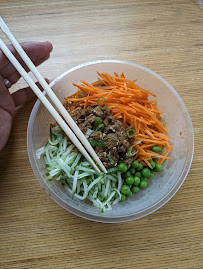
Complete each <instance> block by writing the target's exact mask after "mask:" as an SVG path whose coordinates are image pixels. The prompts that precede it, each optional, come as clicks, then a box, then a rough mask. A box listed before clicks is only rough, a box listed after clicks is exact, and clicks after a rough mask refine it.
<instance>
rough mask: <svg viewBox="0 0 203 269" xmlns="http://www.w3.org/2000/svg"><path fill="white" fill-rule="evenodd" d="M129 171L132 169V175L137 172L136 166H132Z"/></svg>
mask: <svg viewBox="0 0 203 269" xmlns="http://www.w3.org/2000/svg"><path fill="white" fill-rule="evenodd" d="M129 171H130V173H131V174H132V175H133V174H135V172H136V170H135V168H133V167H131V168H130V169H129Z"/></svg>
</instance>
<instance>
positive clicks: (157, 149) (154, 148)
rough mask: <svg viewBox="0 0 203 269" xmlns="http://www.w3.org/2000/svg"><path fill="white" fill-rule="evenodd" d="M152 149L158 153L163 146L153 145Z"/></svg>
mask: <svg viewBox="0 0 203 269" xmlns="http://www.w3.org/2000/svg"><path fill="white" fill-rule="evenodd" d="M151 151H153V152H156V153H158V152H160V151H161V148H160V147H158V146H153V147H152V148H151Z"/></svg>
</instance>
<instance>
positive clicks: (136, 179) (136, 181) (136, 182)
mask: <svg viewBox="0 0 203 269" xmlns="http://www.w3.org/2000/svg"><path fill="white" fill-rule="evenodd" d="M139 184H140V178H139V177H134V183H133V185H134V186H138V185H139Z"/></svg>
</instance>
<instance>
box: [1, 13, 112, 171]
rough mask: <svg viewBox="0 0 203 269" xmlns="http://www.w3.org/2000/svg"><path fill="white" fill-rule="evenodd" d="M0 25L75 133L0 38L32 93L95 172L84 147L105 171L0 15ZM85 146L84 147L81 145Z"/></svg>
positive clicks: (5, 51)
mask: <svg viewBox="0 0 203 269" xmlns="http://www.w3.org/2000/svg"><path fill="white" fill-rule="evenodd" d="M0 27H1V29H2V31H3V32H4V33H5V34H6V35H7V37H8V38H9V40H10V41H11V43H12V44H13V46H14V47H15V49H16V50H17V52H18V53H19V55H20V56H21V58H22V59H23V60H24V62H25V63H26V65H27V66H28V67H29V69H30V70H31V71H32V73H33V74H34V75H35V77H36V78H37V79H38V81H39V83H40V84H41V85H42V87H43V89H44V90H45V91H46V92H47V94H48V95H49V97H50V99H51V100H52V102H53V103H54V104H55V106H56V107H57V109H58V110H59V112H60V113H61V114H62V116H63V117H64V119H65V120H66V121H67V123H68V124H69V126H70V127H71V128H72V130H73V131H74V132H75V134H74V133H73V132H72V130H71V129H70V128H69V127H68V126H67V124H66V123H65V121H64V120H63V119H62V118H61V117H60V115H59V114H58V113H57V111H56V110H55V108H54V107H53V106H52V105H51V104H50V102H49V101H48V100H47V98H46V97H45V96H44V95H43V93H42V92H41V91H40V89H39V88H38V87H37V86H36V84H35V83H34V82H33V80H32V79H31V78H30V76H29V75H28V74H27V72H26V71H25V70H24V68H23V67H22V66H21V65H20V63H19V62H18V61H17V60H16V58H15V57H14V55H13V54H12V53H11V52H10V50H9V49H8V48H7V46H6V45H5V44H4V42H3V41H2V40H1V39H0V48H1V49H2V51H3V52H4V54H5V55H6V57H7V58H8V59H9V60H10V62H11V63H12V64H13V65H14V66H15V68H16V69H17V71H18V72H19V73H20V75H21V76H22V77H23V78H24V79H25V81H26V82H27V83H28V85H29V86H30V87H31V88H32V90H33V91H34V93H35V94H36V95H37V97H38V98H39V99H40V100H41V102H42V103H43V104H44V106H45V107H46V108H47V109H48V111H49V112H50V113H51V114H52V116H53V117H54V118H55V120H56V121H57V122H58V124H59V125H60V126H61V128H62V129H63V130H64V132H65V133H66V134H67V136H68V137H69V138H70V140H71V141H72V142H73V144H74V145H75V146H76V147H77V148H78V150H79V151H80V152H81V153H82V154H83V156H84V157H85V158H86V159H87V160H88V161H89V163H90V164H91V165H92V166H93V167H94V169H95V170H96V171H97V172H100V170H99V169H98V167H97V166H96V165H95V163H94V161H93V160H92V159H91V157H90V156H89V154H88V153H87V151H86V150H85V148H86V149H87V150H88V152H89V153H90V155H91V156H92V157H93V159H94V160H95V161H96V162H97V164H98V165H99V167H100V168H101V170H102V171H103V172H104V173H107V171H106V168H105V167H104V165H103V164H102V162H101V160H100V159H99V157H98V156H97V154H96V153H95V151H94V149H93V148H92V146H91V145H90V144H89V142H88V140H87V139H86V137H85V136H84V134H83V133H82V131H81V130H80V128H79V127H78V126H77V124H76V123H75V122H74V120H73V119H72V118H71V116H70V115H69V113H68V112H67V111H66V109H65V108H64V106H63V105H62V103H61V102H60V101H59V99H58V98H57V96H56V95H55V94H54V92H53V91H52V89H51V88H50V87H49V85H48V84H47V83H46V81H45V80H44V78H43V77H42V76H41V74H40V73H39V72H38V70H37V69H36V67H35V66H34V64H33V63H32V61H31V60H30V58H29V57H28V56H27V54H26V53H25V52H24V50H23V49H22V47H21V46H20V44H19V43H18V42H17V40H16V39H15V37H14V36H13V34H12V33H11V32H10V30H9V29H8V27H7V25H6V24H5V23H4V21H3V20H2V18H1V17H0ZM76 135H77V137H78V138H79V139H80V141H81V142H82V143H83V145H82V144H81V143H80V141H79V140H78V138H77V137H76ZM83 146H85V148H84V147H83Z"/></svg>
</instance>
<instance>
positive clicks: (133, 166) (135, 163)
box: [132, 161, 139, 169]
mask: <svg viewBox="0 0 203 269" xmlns="http://www.w3.org/2000/svg"><path fill="white" fill-rule="evenodd" d="M138 164H139V163H138V161H133V163H132V168H135V169H136V168H137V167H138Z"/></svg>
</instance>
